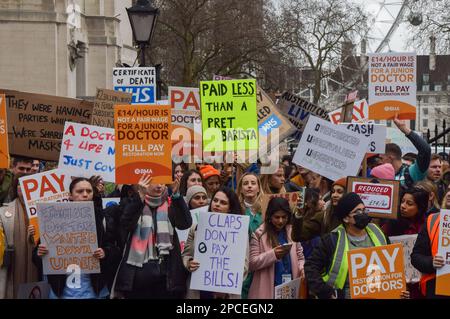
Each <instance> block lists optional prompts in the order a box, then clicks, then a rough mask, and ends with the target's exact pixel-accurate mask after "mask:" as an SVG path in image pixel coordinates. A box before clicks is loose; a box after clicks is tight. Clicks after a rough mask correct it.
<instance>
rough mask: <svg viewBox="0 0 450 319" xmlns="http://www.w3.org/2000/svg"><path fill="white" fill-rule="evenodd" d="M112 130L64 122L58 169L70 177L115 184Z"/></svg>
mask: <svg viewBox="0 0 450 319" xmlns="http://www.w3.org/2000/svg"><path fill="white" fill-rule="evenodd" d="M114 144H115V143H114V129H111V128H106V127H100V126H93V125H87V124H78V123H73V122H66V125H65V127H64V135H63V140H62V145H61V153H60V156H59V163H58V168H61V169H65V170H66V171H67V172H69V173H72V175H73V176H82V177H87V178H89V177H91V176H94V175H99V176H101V177H102V178H103V180H104V181H106V182H111V183H114V182H115V180H116V178H115V173H116V172H115V166H116V164H115V158H114V157H115V145H114Z"/></svg>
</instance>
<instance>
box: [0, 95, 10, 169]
mask: <svg viewBox="0 0 450 319" xmlns="http://www.w3.org/2000/svg"><path fill="white" fill-rule="evenodd" d="M7 123H8V120H7V117H6V97H5V95H4V94H0V168H9V145H8V124H7Z"/></svg>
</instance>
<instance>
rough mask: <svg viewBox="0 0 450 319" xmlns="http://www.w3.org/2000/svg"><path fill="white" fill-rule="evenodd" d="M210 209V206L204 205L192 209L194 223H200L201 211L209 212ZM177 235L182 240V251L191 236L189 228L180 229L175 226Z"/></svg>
mask: <svg viewBox="0 0 450 319" xmlns="http://www.w3.org/2000/svg"><path fill="white" fill-rule="evenodd" d="M208 209H209V206H203V207H200V208H196V209H191V217H192V225H196V224H198V217H199V215H200V213H207V212H208ZM175 230H176V232H177V235H178V240H179V241H180V247H181V251H183V250H184V245H185V243H186V240H187V238H188V236H189V228H188V229H183V230H181V229H178V228H175Z"/></svg>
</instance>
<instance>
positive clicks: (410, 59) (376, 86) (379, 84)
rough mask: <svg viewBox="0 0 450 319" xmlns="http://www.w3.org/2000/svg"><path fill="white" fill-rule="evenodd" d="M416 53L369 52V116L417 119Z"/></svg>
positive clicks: (371, 117) (388, 118) (375, 117)
mask: <svg viewBox="0 0 450 319" xmlns="http://www.w3.org/2000/svg"><path fill="white" fill-rule="evenodd" d="M416 69H417V56H416V53H372V54H369V119H371V120H391V119H393V118H394V117H395V115H396V114H398V116H399V119H402V120H415V119H416V102H417V99H416V91H417V84H416Z"/></svg>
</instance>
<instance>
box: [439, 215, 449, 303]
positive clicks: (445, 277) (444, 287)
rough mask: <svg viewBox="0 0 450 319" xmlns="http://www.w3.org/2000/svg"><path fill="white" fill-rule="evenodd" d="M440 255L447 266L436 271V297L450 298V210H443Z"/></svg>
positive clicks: (440, 226) (440, 230)
mask: <svg viewBox="0 0 450 319" xmlns="http://www.w3.org/2000/svg"><path fill="white" fill-rule="evenodd" d="M438 255H440V256H442V257H444V261H445V265H444V267H442V268H439V269H437V270H436V295H442V296H450V210H448V209H441V216H440V222H439V244H438Z"/></svg>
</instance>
